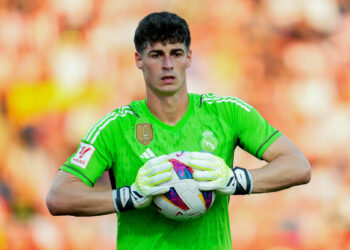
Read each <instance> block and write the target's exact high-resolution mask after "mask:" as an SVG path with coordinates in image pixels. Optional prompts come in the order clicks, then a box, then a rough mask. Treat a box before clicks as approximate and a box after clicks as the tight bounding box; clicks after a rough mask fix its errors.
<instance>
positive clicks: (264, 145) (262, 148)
mask: <svg viewBox="0 0 350 250" xmlns="http://www.w3.org/2000/svg"><path fill="white" fill-rule="evenodd" d="M281 135H282V133H281V132H280V131H278V130H276V131H275V132H274V133H273V134H272V135H270V136H269V137H268V138H267V139H266V140H265V141H264V142H263V143H262V144H261V145H260V147H259V148H258V150H257V151H256V154H255V157H257V158H259V159H260V160H261V157H262V155H263V154H264V153H265V151H266V149H268V147H270V145H271V144H272V143H273V142H274V141H275V140H276V139H277V138H278V137H280V136H281Z"/></svg>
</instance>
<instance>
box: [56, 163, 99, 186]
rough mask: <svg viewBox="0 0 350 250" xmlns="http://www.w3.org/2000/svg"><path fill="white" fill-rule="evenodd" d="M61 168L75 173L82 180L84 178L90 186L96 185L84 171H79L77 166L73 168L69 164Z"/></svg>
mask: <svg viewBox="0 0 350 250" xmlns="http://www.w3.org/2000/svg"><path fill="white" fill-rule="evenodd" d="M60 170H63V171H66V172H68V173H70V174H73V175H75V176H76V177H78V178H79V179H80V180H82V181H83V182H84V183H85V184H87V185H88V186H90V187H93V186H94V183H93V182H92V181H91V180H90V179H89V178H88V177H87V176H86V175H85V174H83V173H81V172H79V171H78V170H76V169H75V168H72V167H70V166H68V165H63V166H62V167H61V168H60Z"/></svg>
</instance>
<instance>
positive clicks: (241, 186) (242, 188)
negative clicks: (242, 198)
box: [232, 167, 253, 195]
mask: <svg viewBox="0 0 350 250" xmlns="http://www.w3.org/2000/svg"><path fill="white" fill-rule="evenodd" d="M232 172H233V175H234V178H235V180H236V189H235V191H234V192H233V194H234V195H245V194H251V193H252V191H253V178H252V175H251V174H250V172H249V171H248V170H247V169H245V168H240V167H235V168H233V169H232Z"/></svg>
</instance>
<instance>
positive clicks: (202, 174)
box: [192, 170, 218, 181]
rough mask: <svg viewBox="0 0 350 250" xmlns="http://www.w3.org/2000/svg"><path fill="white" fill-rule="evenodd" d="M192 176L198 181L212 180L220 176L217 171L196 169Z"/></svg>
mask: <svg viewBox="0 0 350 250" xmlns="http://www.w3.org/2000/svg"><path fill="white" fill-rule="evenodd" d="M192 176H193V179H195V180H197V181H212V180H216V179H217V178H218V176H217V172H216V171H200V170H194V171H193V174H192Z"/></svg>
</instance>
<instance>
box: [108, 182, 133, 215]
mask: <svg viewBox="0 0 350 250" xmlns="http://www.w3.org/2000/svg"><path fill="white" fill-rule="evenodd" d="M112 194H113V203H114V209H115V211H116V212H117V213H120V212H125V211H129V210H133V209H135V206H134V203H133V201H132V195H131V188H130V186H125V187H121V188H117V189H113V191H112Z"/></svg>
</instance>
